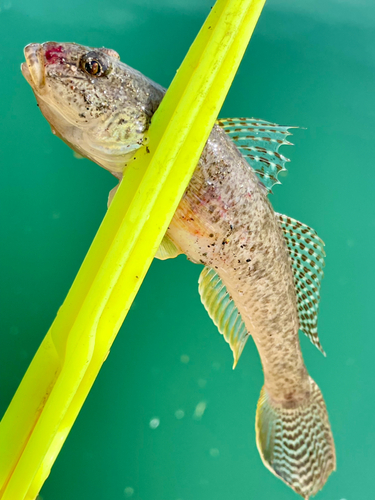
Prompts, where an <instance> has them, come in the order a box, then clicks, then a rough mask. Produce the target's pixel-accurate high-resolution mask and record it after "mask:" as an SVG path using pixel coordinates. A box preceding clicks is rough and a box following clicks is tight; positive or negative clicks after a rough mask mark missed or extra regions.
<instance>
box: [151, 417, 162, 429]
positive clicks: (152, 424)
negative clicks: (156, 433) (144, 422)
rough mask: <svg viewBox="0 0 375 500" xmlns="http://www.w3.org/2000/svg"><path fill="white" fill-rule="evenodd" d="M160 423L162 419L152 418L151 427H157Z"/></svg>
mask: <svg viewBox="0 0 375 500" xmlns="http://www.w3.org/2000/svg"><path fill="white" fill-rule="evenodd" d="M159 425H160V420H159V419H158V418H157V417H155V418H152V419H151V420H150V427H151V429H156V428H157V427H159Z"/></svg>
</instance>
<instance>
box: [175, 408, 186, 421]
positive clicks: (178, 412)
mask: <svg viewBox="0 0 375 500" xmlns="http://www.w3.org/2000/svg"><path fill="white" fill-rule="evenodd" d="M174 416H175V417H176V418H177V420H181V419H182V418H184V416H185V412H184V410H176V411H175V412H174Z"/></svg>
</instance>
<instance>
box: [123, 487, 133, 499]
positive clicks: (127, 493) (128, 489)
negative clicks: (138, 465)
mask: <svg viewBox="0 0 375 500" xmlns="http://www.w3.org/2000/svg"><path fill="white" fill-rule="evenodd" d="M124 494H125V496H126V497H128V498H129V497H132V496H133V495H134V488H132V487H131V486H127V487H126V488H125V489H124Z"/></svg>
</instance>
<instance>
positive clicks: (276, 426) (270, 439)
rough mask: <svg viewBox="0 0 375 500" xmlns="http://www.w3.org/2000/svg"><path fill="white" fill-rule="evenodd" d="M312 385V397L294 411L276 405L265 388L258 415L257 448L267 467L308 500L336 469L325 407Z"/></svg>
mask: <svg viewBox="0 0 375 500" xmlns="http://www.w3.org/2000/svg"><path fill="white" fill-rule="evenodd" d="M310 383H311V392H310V395H309V396H308V398H307V399H306V400H305V401H303V402H302V403H301V404H300V405H299V406H297V407H295V408H290V407H288V408H286V407H283V405H280V404H276V403H274V402H273V401H272V399H271V398H270V396H269V395H268V393H267V390H266V389H265V388H264V387H263V389H262V392H261V394H260V398H259V401H258V407H257V413H256V438H257V446H258V450H259V453H260V455H261V457H262V460H263V463H264V465H265V466H266V467H267V468H268V469H269V470H270V471H271V472H273V474H275V475H276V476H278V477H280V478H281V479H282V480H283V481H284V482H285V483H286V484H287V485H288V486H290V487H291V488H292V489H293V490H294V491H295V492H296V493H298V494H299V495H301V496H302V497H303V498H304V499H305V500H308V499H309V497H310V496H312V495H315V494H316V493H317V492H318V491H319V490H320V489H321V488H322V487H323V486H324V484H325V482H326V481H327V479H328V476H329V475H330V474H331V472H333V471H334V470H335V469H336V456H335V445H334V442H333V437H332V433H331V428H330V425H329V421H328V414H327V409H326V405H325V403H324V399H323V396H322V393H321V392H320V389H319V387H318V386H317V384H316V383H315V382H314V381H313V380H312V379H311V378H310ZM285 406H286V405H285ZM289 406H290V405H289Z"/></svg>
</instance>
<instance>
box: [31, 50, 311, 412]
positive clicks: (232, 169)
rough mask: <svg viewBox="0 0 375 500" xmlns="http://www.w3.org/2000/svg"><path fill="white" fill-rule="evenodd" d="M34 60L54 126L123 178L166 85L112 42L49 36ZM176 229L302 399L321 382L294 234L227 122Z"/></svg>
mask: <svg viewBox="0 0 375 500" xmlns="http://www.w3.org/2000/svg"><path fill="white" fill-rule="evenodd" d="M25 57H26V63H24V64H23V65H22V72H23V74H24V76H25V78H26V80H27V81H28V82H29V83H30V85H31V87H32V88H33V91H34V93H35V96H36V98H37V101H38V103H39V106H40V109H41V111H42V113H43V114H44V116H45V117H46V118H47V120H48V121H49V123H50V124H51V127H52V130H53V132H54V133H55V134H56V135H58V136H59V137H60V138H62V139H63V140H64V141H65V142H66V143H68V144H69V145H70V146H71V147H72V148H73V149H74V150H76V151H77V152H78V153H80V154H81V155H83V156H85V157H87V158H90V159H91V160H93V161H95V162H96V163H98V164H99V165H100V166H102V167H104V168H106V169H107V170H109V171H111V173H112V174H113V175H115V176H116V177H117V178H118V179H120V180H121V177H122V171H123V170H124V168H126V165H127V164H128V163H129V162H130V161H131V160H132V155H133V152H134V151H135V150H136V149H137V148H139V147H140V146H141V145H142V142H143V140H144V133H145V131H146V130H147V128H148V126H149V124H150V121H151V118H152V115H153V113H154V112H155V110H156V109H157V107H158V105H159V103H160V101H161V99H162V97H163V95H164V92H165V90H164V89H163V88H162V87H160V86H159V85H157V84H156V83H154V82H152V81H151V80H149V79H147V78H146V77H144V76H143V75H142V74H141V73H139V72H137V71H135V70H133V69H131V68H129V67H128V66H126V65H125V64H124V63H122V62H120V61H119V58H118V55H117V54H116V53H115V52H114V51H111V50H108V49H94V48H90V47H84V46H81V45H76V44H68V43H62V44H60V43H59V44H58V43H54V42H48V43H45V44H43V45H39V44H31V45H29V46H27V47H26V49H25ZM86 64H89V66H86ZM92 68H94V69H93V71H96V70H97V69H98V68H99V71H98V72H97V73H96V74H95V75H91V74H89V73H88V71H87V70H89V71H91V70H92ZM167 234H168V236H169V237H170V239H171V240H172V241H173V242H174V243H175V244H176V246H178V247H179V248H180V249H181V251H182V252H183V253H185V254H186V255H187V256H188V258H189V259H190V260H192V261H193V262H200V263H202V264H205V265H207V266H210V267H213V268H214V269H215V270H216V271H217V272H218V274H219V275H220V277H221V279H222V281H223V282H224V283H225V285H226V287H227V289H228V291H229V293H230V294H231V295H232V297H233V299H234V301H235V303H236V305H237V307H238V309H239V311H240V312H241V315H242V318H243V319H244V321H245V324H246V327H247V329H248V330H249V332H250V333H251V335H252V336H253V339H254V341H255V344H256V346H257V348H258V351H259V354H260V357H261V361H262V365H263V369H264V376H265V388H266V389H267V392H268V395H269V397H271V398H272V400H273V403H274V404H275V405H276V406H277V405H280V406H282V407H284V408H294V407H296V406H298V405H299V404H301V402H302V401H303V400H305V399H306V398H308V396H309V393H310V390H311V389H310V382H309V378H308V374H307V371H306V368H305V365H304V362H303V359H302V354H301V350H300V345H299V339H298V329H299V321H298V315H297V305H296V304H297V302H296V294H295V290H294V282H293V275H292V270H291V266H290V262H289V257H288V252H287V248H286V245H285V242H284V238H283V235H282V232H281V229H280V228H279V224H278V222H277V220H276V217H275V213H274V211H273V208H272V206H271V204H270V202H269V201H268V198H267V192H266V190H265V188H264V187H263V186H262V184H261V183H260V182H259V181H258V179H257V177H256V175H255V173H254V172H253V171H252V169H251V168H250V167H249V165H248V164H247V162H246V161H245V160H244V159H243V158H242V157H241V155H240V153H239V152H238V150H237V148H236V147H235V146H234V144H233V143H232V142H231V141H230V140H229V139H228V137H227V136H226V135H225V132H224V131H223V130H221V129H220V128H219V127H217V126H215V127H214V129H213V131H212V133H211V135H210V137H209V140H208V142H207V144H206V146H205V148H204V151H203V153H202V156H201V159H200V162H199V165H198V166H197V169H196V171H195V173H194V176H193V178H192V180H191V182H190V184H189V187H188V189H187V191H186V193H185V195H184V197H183V199H182V200H181V203H180V205H179V207H178V209H177V211H176V214H175V216H174V218H173V220H172V222H171V224H170V227H169V229H168V233H167Z"/></svg>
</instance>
